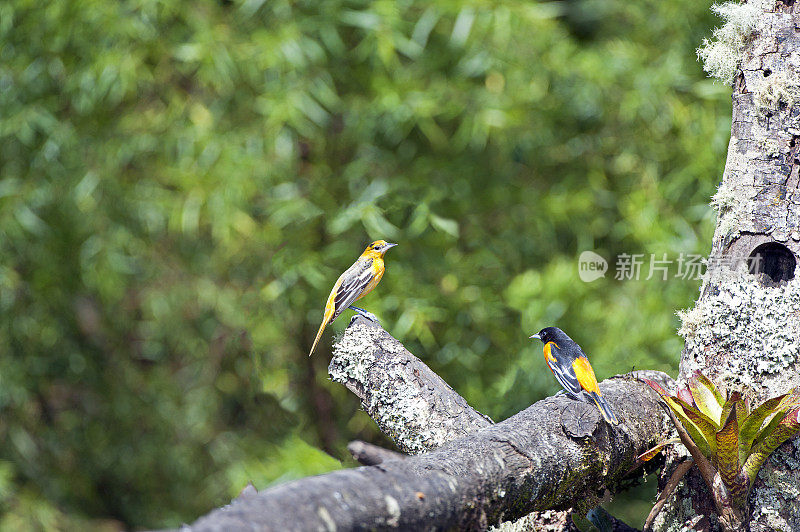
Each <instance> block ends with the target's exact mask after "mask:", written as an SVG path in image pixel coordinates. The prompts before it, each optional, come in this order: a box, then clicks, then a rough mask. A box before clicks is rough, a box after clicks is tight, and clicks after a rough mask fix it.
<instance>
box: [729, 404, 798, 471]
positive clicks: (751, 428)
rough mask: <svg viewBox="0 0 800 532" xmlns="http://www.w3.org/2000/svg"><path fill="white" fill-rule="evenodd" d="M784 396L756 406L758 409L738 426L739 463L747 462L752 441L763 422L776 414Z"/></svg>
mask: <svg viewBox="0 0 800 532" xmlns="http://www.w3.org/2000/svg"><path fill="white" fill-rule="evenodd" d="M786 395H788V394H784V395H779V396H778V397H773V398H771V399H767V400H766V401H764V402H763V403H761V404H760V405H758V407H757V408H756V409H755V410H753V411H752V412H751V413H750V415H749V416H747V417H746V418H745V419H744V421H743V422H742V423H741V425H740V426H739V461H740V462H741V463H744V462H745V460H747V455H749V454H750V448H751V447H752V446H753V441H754V440H755V438H756V435H757V434H758V430H759V429H760V428H761V425H763V424H764V420H765V419H767V417H768V416H770V415H771V414H774V413H775V412H776V408H777V407H778V404H779V403H780V402H781V401H782V400H783V399H784V397H786Z"/></svg>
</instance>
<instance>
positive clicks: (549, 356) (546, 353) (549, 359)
mask: <svg viewBox="0 0 800 532" xmlns="http://www.w3.org/2000/svg"><path fill="white" fill-rule="evenodd" d="M553 346H556V347H558V344H556V343H555V342H547V343H546V344H544V350H543V351H544V360H545V362H547V365H548V366H549V365H550V364H553V363H555V361H556V359H555V357H554V356H553V354H552V353H551V352H550V350H551V349H553Z"/></svg>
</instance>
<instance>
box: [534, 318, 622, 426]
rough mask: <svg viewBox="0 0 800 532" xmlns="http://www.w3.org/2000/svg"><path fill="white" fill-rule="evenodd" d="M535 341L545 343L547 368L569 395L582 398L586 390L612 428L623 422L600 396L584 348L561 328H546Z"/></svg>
mask: <svg viewBox="0 0 800 532" xmlns="http://www.w3.org/2000/svg"><path fill="white" fill-rule="evenodd" d="M531 338H537V339H539V340H541V341H542V342H543V343H544V360H545V362H547V367H549V368H550V371H552V372H553V375H555V377H556V380H557V381H558V383H559V384H560V385H561V386H562V387H563V388H564V391H565V392H566V393H567V395H569V396H570V397H572V398H573V399H579V397H578V396H579V395H580V393H581V391H585V392H586V393H588V394H589V397H591V398H592V400H593V401H594V403H595V404H596V405H597V408H599V409H600V413H601V414H603V418H604V419H605V420H606V421H608V422H609V423H611V424H612V425H616V424H618V423H619V421H617V416H615V415H614V412H613V411H612V410H611V407H610V406H609V405H608V403H607V402H606V400H605V399H604V398H603V395H602V394H601V393H600V388H599V387H598V386H597V377H595V376H594V370H593V369H592V366H591V364H589V359H588V358H586V355H585V354H584V353H583V350H582V349H581V346H579V345H578V344H577V343H575V342H574V341H573V340H572V338H570V337H569V336H567V333H565V332H564V331H562V330H561V329H559V328H558V327H545V328H544V329H542V330H541V331H539V332H538V333H536V334H534V335H533V336H531Z"/></svg>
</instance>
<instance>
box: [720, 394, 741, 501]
mask: <svg viewBox="0 0 800 532" xmlns="http://www.w3.org/2000/svg"><path fill="white" fill-rule="evenodd" d="M731 397H733V394H731ZM726 403H731V405H732V406H731V408H730V409H729V410H728V415H727V417H726V418H725V424H724V425H723V426H722V428H721V429H720V430H719V431H718V432H717V433H716V438H715V439H716V444H717V456H716V466H717V469H718V470H719V475H720V477H722V481H723V482H724V483H725V485H726V486H728V487H729V488H732V487H733V486H735V485H736V475H737V474H738V473H739V423H738V421H737V415H736V410H737V405H736V403H737V402H736V401H730V400H728V401H727V402H726ZM726 406H727V404H726ZM723 411H724V409H723Z"/></svg>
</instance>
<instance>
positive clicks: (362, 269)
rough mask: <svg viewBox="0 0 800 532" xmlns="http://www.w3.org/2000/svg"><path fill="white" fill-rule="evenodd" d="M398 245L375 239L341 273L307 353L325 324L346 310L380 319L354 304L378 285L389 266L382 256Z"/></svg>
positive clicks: (318, 337) (375, 319) (368, 317)
mask: <svg viewBox="0 0 800 532" xmlns="http://www.w3.org/2000/svg"><path fill="white" fill-rule="evenodd" d="M396 245H397V244H392V243H391V242H387V241H386V240H376V241H375V242H373V243H372V244H370V245H369V246H367V249H365V250H364V253H362V254H361V256H360V257H358V259H357V260H356V261H355V262H354V263H353V265H352V266H350V267H349V268H347V270H345V272H344V273H343V274H342V275H340V276H339V278H338V279H337V280H336V283H335V284H334V285H333V290H331V295H329V296H328V302H327V303H325V313H324V314H323V316H322V325H320V326H319V332H317V337H316V338H315V339H314V345H312V346H311V351H309V352H308V356H311V353H313V352H314V348H315V347H317V343H318V342H319V339H320V337H321V336H322V331H324V330H325V327H326V326H327V325H328V324H329V323H331V322H332V321H333V320H335V319H336V318H337V317H339V314H341V313H342V311H343V310H344V309H346V308H349V309H352V310H355V311H356V312H358V313H359V314H361V315H362V316H364V317H365V318H367V319H369V320H372V321H378V320H377V318H375V316H374V315H373V314H372V313H371V312H367V311H366V310H364V309H363V308H358V307H354V306H353V305H352V303H354V302H355V301H357V300H359V299H361V298H362V297H364V296H365V295H367V294H369V293H370V292H371V291H372V289H373V288H375V287H376V286H378V283H379V282H380V281H381V277H383V272H384V271H386V267H385V266H384V265H383V256H384V255H385V254H386V252H387V251H389V249H391V248H393V247H395V246H396Z"/></svg>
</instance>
